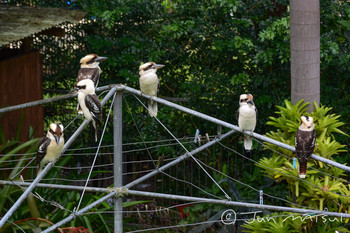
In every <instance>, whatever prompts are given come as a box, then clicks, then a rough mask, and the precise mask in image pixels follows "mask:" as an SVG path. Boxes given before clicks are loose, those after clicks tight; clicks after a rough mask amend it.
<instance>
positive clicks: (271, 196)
mask: <svg viewBox="0 0 350 233" xmlns="http://www.w3.org/2000/svg"><path fill="white" fill-rule="evenodd" d="M198 161H199V162H200V163H202V164H203V165H204V166H205V167H207V168H209V169H212V170H213V171H215V172H217V173H219V174H221V175H223V176H226V177H227V178H228V179H230V180H232V181H235V182H237V183H240V184H242V185H244V186H246V187H248V188H250V189H252V190H254V191H256V192H257V193H259V191H260V190H258V189H256V188H254V187H252V186H251V185H249V184H246V183H244V182H242V181H239V180H237V179H235V178H233V177H231V176H229V175H226V174H225V173H223V172H221V171H219V170H217V169H215V168H213V167H211V166H209V165H207V164H205V163H204V162H203V161H201V160H200V159H198ZM263 195H264V196H267V197H270V198H273V199H277V200H280V201H284V202H287V203H289V204H291V205H295V206H299V207H304V208H308V209H311V210H316V209H314V208H311V207H308V206H303V205H299V204H297V203H294V202H291V201H288V200H286V199H284V198H281V197H276V196H273V195H270V194H268V193H266V192H264V194H263Z"/></svg>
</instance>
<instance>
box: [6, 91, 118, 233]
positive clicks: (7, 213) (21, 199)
mask: <svg viewBox="0 0 350 233" xmlns="http://www.w3.org/2000/svg"><path fill="white" fill-rule="evenodd" d="M116 89H117V88H112V89H111V90H110V91H109V92H108V94H107V95H106V96H105V97H104V98H103V100H102V101H101V104H102V105H104V104H105V103H106V102H107V100H108V99H109V98H111V97H112V96H113V94H114V92H115V91H116ZM88 123H89V122H88V121H87V120H84V122H83V123H82V124H81V125H80V127H79V128H78V129H77V130H76V131H75V132H74V134H73V135H72V136H71V137H70V138H69V140H68V141H67V142H66V143H65V144H64V146H63V149H62V152H61V154H60V156H59V158H60V157H61V156H62V154H63V153H64V152H65V151H66V150H67V149H68V148H69V146H70V145H71V144H72V143H73V142H74V140H75V139H76V138H77V137H78V136H79V134H80V133H81V132H82V131H83V130H84V128H85V126H86V125H88ZM59 158H58V159H59ZM53 165H54V162H50V163H48V164H47V165H46V166H45V168H44V169H43V170H42V171H41V172H40V173H39V174H38V176H37V177H36V178H35V180H34V181H33V182H32V183H31V185H30V186H29V187H28V188H27V189H26V190H25V191H24V192H23V194H22V195H21V196H20V197H19V198H18V199H17V201H16V202H15V204H14V205H13V206H12V207H11V208H10V209H9V210H8V211H7V212H6V214H5V215H4V216H3V217H2V218H1V220H0V229H1V228H2V227H3V225H4V224H5V223H6V221H7V220H8V219H9V218H10V216H11V215H12V214H13V213H14V212H15V211H16V210H17V208H18V207H19V206H20V205H21V204H22V202H23V201H24V200H25V199H26V198H27V196H28V195H29V193H31V192H32V190H33V189H34V188H35V187H36V185H37V184H38V183H39V181H40V180H41V179H42V178H44V176H45V175H46V173H47V172H48V171H49V170H50V169H51V168H52V167H53Z"/></svg>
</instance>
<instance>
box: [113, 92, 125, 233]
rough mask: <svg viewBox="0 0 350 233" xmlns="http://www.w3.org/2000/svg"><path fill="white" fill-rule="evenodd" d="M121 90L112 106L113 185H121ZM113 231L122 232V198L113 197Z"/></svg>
mask: <svg viewBox="0 0 350 233" xmlns="http://www.w3.org/2000/svg"><path fill="white" fill-rule="evenodd" d="M122 106H123V92H120V91H118V92H117V95H116V99H115V101H114V106H113V138H114V142H113V143H114V161H113V162H114V163H113V169H114V187H118V188H120V187H122V186H123V146H122V145H123V139H122V133H123V118H122V117H123V114H122V113H123V112H122ZM114 232H120V233H122V232H123V199H122V198H121V197H115V198H114Z"/></svg>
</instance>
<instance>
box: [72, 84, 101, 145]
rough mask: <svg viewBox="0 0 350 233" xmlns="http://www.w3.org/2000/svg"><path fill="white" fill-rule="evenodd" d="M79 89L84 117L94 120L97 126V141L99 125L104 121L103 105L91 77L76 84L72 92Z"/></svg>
mask: <svg viewBox="0 0 350 233" xmlns="http://www.w3.org/2000/svg"><path fill="white" fill-rule="evenodd" d="M76 91H78V102H79V105H80V106H81V110H82V111H83V114H84V117H85V119H86V120H88V121H92V125H93V126H94V128H95V141H97V125H96V124H99V125H100V124H101V123H102V105H101V102H100V100H99V98H98V97H97V95H96V94H95V87H94V83H93V81H92V80H91V79H83V80H81V81H79V82H78V83H77V84H76V85H75V89H74V90H72V91H71V92H70V93H74V92H76Z"/></svg>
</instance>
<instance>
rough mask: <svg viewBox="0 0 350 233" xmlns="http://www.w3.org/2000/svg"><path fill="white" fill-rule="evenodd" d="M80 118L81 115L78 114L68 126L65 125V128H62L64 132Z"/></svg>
mask: <svg viewBox="0 0 350 233" xmlns="http://www.w3.org/2000/svg"><path fill="white" fill-rule="evenodd" d="M80 116H81V114H79V113H78V115H77V116H76V117H74V119H73V120H71V122H69V124H68V125H66V127H65V128H64V130H67V129H68V128H69V126H70V125H71V124H72V123H73V122H74V121H75V120H76V119H78V118H79V117H80Z"/></svg>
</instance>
